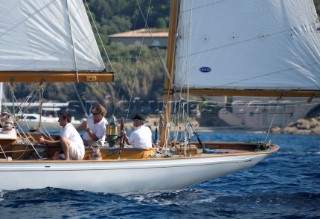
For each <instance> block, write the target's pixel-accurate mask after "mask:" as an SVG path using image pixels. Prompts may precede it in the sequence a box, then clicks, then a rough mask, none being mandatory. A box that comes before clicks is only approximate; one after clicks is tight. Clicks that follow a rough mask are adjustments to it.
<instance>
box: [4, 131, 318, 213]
mask: <svg viewBox="0 0 320 219" xmlns="http://www.w3.org/2000/svg"><path fill="white" fill-rule="evenodd" d="M200 136H201V137H202V139H203V141H212V140H216V141H257V140H258V141H259V140H264V139H265V135H260V134H259V135H257V134H233V133H232V134H230V133H201V134H200ZM274 143H276V144H278V145H280V147H281V149H280V151H279V152H277V153H276V154H273V155H271V156H270V157H268V158H267V159H265V160H264V161H262V162H261V163H259V164H258V165H257V166H255V167H253V168H250V169H248V170H246V171H242V172H238V173H235V174H232V175H229V176H225V177H223V178H219V179H215V180H211V181H208V182H205V183H202V184H199V185H196V186H193V187H191V188H186V189H184V190H177V191H172V192H170V193H159V192H153V193H148V194H128V195H114V194H102V193H92V192H85V191H71V190H62V189H55V188H46V189H40V190H19V191H1V190H0V218H1V219H2V218H288V219H289V218H290V219H291V218H317V219H318V218H320V136H298V135H280V136H278V138H276V139H275V141H274ZM0 180H1V176H0Z"/></svg>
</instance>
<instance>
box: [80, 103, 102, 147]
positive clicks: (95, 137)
mask: <svg viewBox="0 0 320 219" xmlns="http://www.w3.org/2000/svg"><path fill="white" fill-rule="evenodd" d="M106 114H107V110H106V109H105V108H104V107H103V106H102V105H101V104H96V105H94V106H93V107H92V108H91V115H89V116H88V117H87V120H86V121H84V122H83V123H82V124H81V125H80V126H79V127H78V128H77V130H78V131H81V130H84V133H83V135H82V138H83V141H84V144H85V145H86V146H92V145H93V144H94V143H95V142H96V141H101V143H102V144H103V143H104V142H105V140H106V126H107V125H108V121H107V120H106V118H104V117H105V115H106Z"/></svg>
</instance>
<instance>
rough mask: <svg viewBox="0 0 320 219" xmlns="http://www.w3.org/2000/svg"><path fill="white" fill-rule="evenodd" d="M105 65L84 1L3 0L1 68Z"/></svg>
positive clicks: (77, 68)
mask: <svg viewBox="0 0 320 219" xmlns="http://www.w3.org/2000/svg"><path fill="white" fill-rule="evenodd" d="M35 3H36V4H35ZM104 68H105V67H104V63H103V60H102V58H101V55H100V52H99V50H98V46H97V43H96V41H95V38H94V34H93V32H92V28H91V25H90V23H89V20H88V17H87V14H86V10H85V8H84V5H83V2H82V0H58V1H56V0H55V1H53V0H41V1H35V0H10V1H8V0H1V1H0V71H102V70H103V69H104Z"/></svg>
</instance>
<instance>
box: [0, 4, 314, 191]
mask: <svg viewBox="0 0 320 219" xmlns="http://www.w3.org/2000/svg"><path fill="white" fill-rule="evenodd" d="M170 2H171V9H170V10H171V13H170V32H169V43H168V55H167V69H168V72H167V74H166V78H165V89H164V90H165V98H164V105H165V108H164V110H165V113H164V115H163V120H160V121H161V123H160V124H162V127H160V128H161V129H160V130H159V131H160V136H161V138H160V142H159V145H158V148H153V149H148V150H141V149H134V148H130V147H123V148H122V147H119V146H118V145H116V146H115V147H109V145H108V144H107V145H104V146H103V147H101V148H100V150H101V159H99V160H95V159H92V158H94V157H92V156H91V155H92V154H91V152H90V151H89V150H88V151H87V153H86V156H85V159H84V160H81V161H62V160H59V161H55V160H47V159H45V158H47V157H50V156H52V155H53V154H55V153H56V152H59V148H57V149H56V150H55V149H53V148H45V147H44V146H42V145H39V144H38V142H37V139H38V138H37V135H29V134H28V133H18V135H17V133H16V131H15V130H14V129H13V130H11V131H10V132H8V131H5V132H2V133H0V145H1V150H0V151H1V152H0V153H1V157H2V158H3V159H1V160H0V175H1V180H0V189H6V190H14V189H23V188H31V189H37V188H44V187H57V188H64V189H75V190H86V191H94V192H106V193H125V192H148V191H156V190H159V191H166V190H173V189H181V188H184V187H187V186H191V185H193V184H197V183H200V182H203V181H206V180H210V179H213V178H216V177H221V176H224V175H226V174H229V173H232V172H235V171H239V170H243V169H246V168H249V167H252V166H254V165H256V164H257V163H259V162H260V161H261V160H263V159H264V158H265V157H267V156H268V155H270V154H272V153H274V152H276V151H277V150H278V149H279V147H278V146H277V145H274V144H272V143H270V142H263V143H261V142H253V143H251V142H250V143H244V142H229V143H228V142H202V141H201V138H200V136H199V135H198V134H197V132H196V131H195V130H194V129H193V127H192V125H190V123H188V122H187V120H186V121H183V122H184V124H183V125H184V126H180V127H184V128H183V130H182V131H180V132H179V133H178V134H180V138H173V139H172V138H171V137H170V135H169V132H170V125H169V124H172V123H170V118H172V117H171V115H170V113H171V111H172V110H171V105H170V103H171V102H172V100H175V101H177V100H178V101H180V103H181V106H182V108H181V112H182V113H184V109H185V108H184V106H185V105H184V104H185V102H184V101H188V100H187V99H183V98H181V99H180V100H179V99H178V98H180V97H182V96H183V95H185V94H187V95H188V94H189V93H190V94H200V95H229V96H236V95H240V96H246V95H249V96H254V95H255V96H274V97H286V96H304V97H309V98H313V97H318V96H319V94H320V92H319V88H320V82H319V81H320V74H319V72H320V66H319V61H320V55H319V51H320V50H319V49H320V36H319V23H318V18H317V15H316V11H315V8H314V5H313V3H312V1H311V0H301V1H292V0H283V1H273V0H264V1H251V0H243V1H220V0H219V1H218V0H199V1H198V0H197V1H190V0H181V1H178V0H171V1H170ZM0 10H1V11H5V12H6V13H3V14H1V15H0V18H1V19H0V30H3V31H2V34H1V35H0V65H1V66H2V68H1V71H3V72H1V74H0V80H1V81H4V82H11V83H12V82H38V83H43V82H69V81H75V82H101V81H104V82H111V81H113V80H114V75H113V74H112V73H103V74H101V73H100V71H103V70H104V65H103V61H102V59H101V56H100V53H99V52H98V47H97V43H96V42H95V39H94V35H93V33H92V30H91V28H90V24H89V21H88V18H87V16H86V11H85V8H84V5H83V2H82V1H81V0H74V1H67V0H43V1H34V0H11V1H1V3H0ZM7 43H8V44H7ZM16 45H17V46H16ZM9 48H10V49H9ZM9 51H10V52H9ZM187 95H186V96H187ZM174 98H175V99H174ZM186 117H187V116H186V114H183V115H182V116H181V117H176V118H178V119H179V118H186ZM178 119H177V120H176V121H178V122H180V121H181V120H178ZM108 128H109V129H108V134H109V136H111V137H112V136H113V137H117V134H118V132H117V126H114V127H111V126H109V127H108ZM2 131H3V130H2ZM109 131H110V132H109ZM191 135H195V136H196V137H197V139H198V141H197V142H191V141H190V138H191ZM26 139H27V140H26ZM111 143H112V142H111ZM109 144H110V143H109ZM90 156H91V157H90ZM257 174H259V173H257ZM249 185H250V182H248V186H249Z"/></svg>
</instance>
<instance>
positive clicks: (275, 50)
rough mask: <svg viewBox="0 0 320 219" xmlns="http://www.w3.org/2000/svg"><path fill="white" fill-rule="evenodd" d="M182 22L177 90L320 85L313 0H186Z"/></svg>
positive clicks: (313, 88) (319, 52)
mask: <svg viewBox="0 0 320 219" xmlns="http://www.w3.org/2000/svg"><path fill="white" fill-rule="evenodd" d="M178 20H179V24H178V33H177V52H176V68H175V81H174V83H175V85H176V87H177V88H178V89H179V88H181V89H186V88H190V89H220V90H240V91H241V90H284V91H287V90H294V91H318V90H319V89H320V28H319V27H320V25H319V22H318V17H317V13H316V10H315V7H314V4H313V1H312V0H301V1H298V2H297V1H292V0H281V1H274V0H258V1H251V0H246V1H220V0H200V1H198V0H197V1H192V0H191V1H190V0H182V1H180V12H179V19H178ZM222 94H223V92H222Z"/></svg>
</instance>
